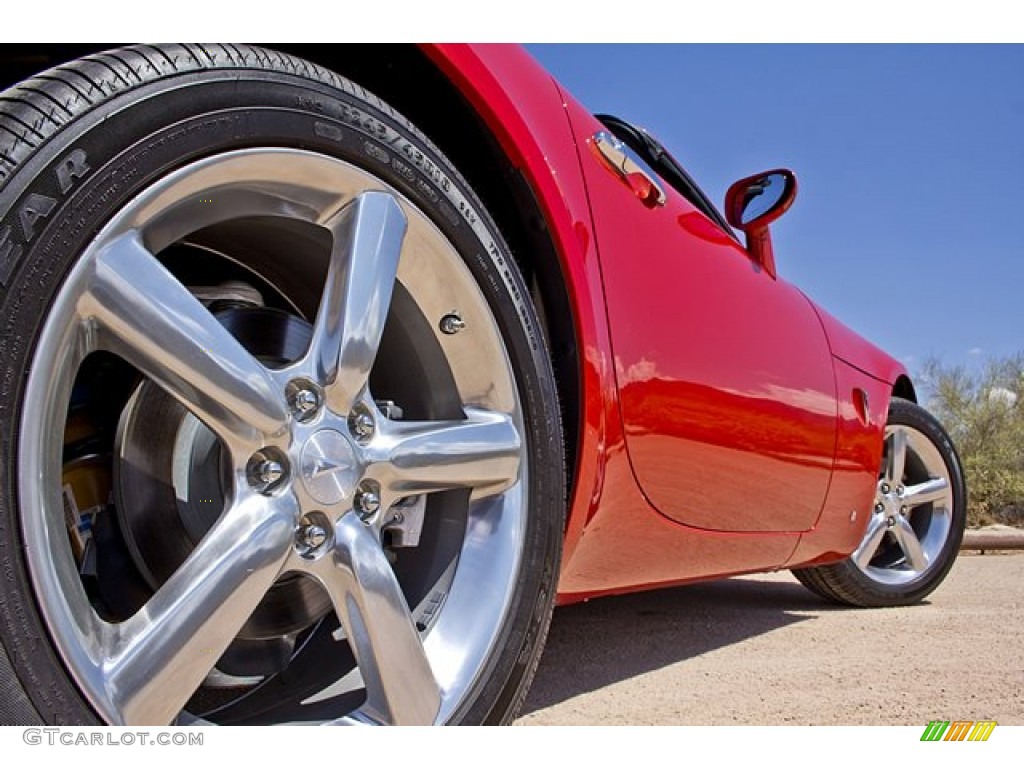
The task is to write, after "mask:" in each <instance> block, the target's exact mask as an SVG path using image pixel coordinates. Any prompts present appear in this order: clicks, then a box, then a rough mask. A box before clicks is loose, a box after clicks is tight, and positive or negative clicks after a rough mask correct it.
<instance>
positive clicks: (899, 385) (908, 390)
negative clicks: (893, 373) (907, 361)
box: [892, 376, 917, 403]
mask: <svg viewBox="0 0 1024 768" xmlns="http://www.w3.org/2000/svg"><path fill="white" fill-rule="evenodd" d="M892 395H893V397H902V398H903V399H904V400H909V401H910V402H912V403H916V402H917V393H916V392H915V391H914V384H913V382H911V381H910V377H908V376H900V377H899V378H898V379H896V383H895V384H893V386H892Z"/></svg>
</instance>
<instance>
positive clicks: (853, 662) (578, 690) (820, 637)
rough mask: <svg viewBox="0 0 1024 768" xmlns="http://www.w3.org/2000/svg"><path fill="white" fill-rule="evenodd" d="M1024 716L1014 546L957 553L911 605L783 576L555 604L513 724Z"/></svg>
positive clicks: (1021, 568) (1023, 595) (1020, 572)
mask: <svg viewBox="0 0 1024 768" xmlns="http://www.w3.org/2000/svg"><path fill="white" fill-rule="evenodd" d="M933 719H944V720H954V719H959V720H996V721H998V722H999V723H1000V724H1002V725H1022V724H1024V553H1020V552H1017V553H993V554H987V555H975V554H970V553H963V554H961V556H960V558H959V560H958V561H957V563H956V565H955V566H954V567H953V571H952V572H951V573H950V575H949V577H948V578H947V580H946V582H945V583H944V584H943V585H942V586H941V587H939V589H938V590H937V591H935V592H934V593H932V595H931V596H930V597H929V598H928V599H927V600H926V601H925V602H924V603H922V604H921V605H917V606H914V607H911V608H890V609H876V610H858V609H844V608H836V607H832V606H829V605H827V604H825V603H823V602H822V601H821V600H820V599H818V598H817V597H815V596H814V595H812V594H811V593H810V592H808V591H807V590H805V589H804V588H803V587H802V586H801V585H800V584H799V583H797V581H796V580H795V579H793V578H792V576H790V575H789V574H788V573H776V574H759V575H756V576H745V577H739V578H734V579H728V580H725V581H719V582H713V583H708V584H697V585H691V586H686V587H678V588H674V589H665V590H658V591H654V592H646V593H641V594H637V595H628V596H623V597H610V598H602V599H599V600H594V601H592V602H589V603H584V604H582V605H574V606H567V607H565V608H560V609H558V610H556V611H555V618H554V622H553V624H552V627H551V634H550V637H549V639H548V645H547V649H546V650H545V653H544V658H543V659H542V661H541V665H540V670H539V671H538V673H537V677H536V680H535V682H534V684H533V688H532V690H531V692H530V695H529V697H528V698H527V700H526V704H525V706H524V707H523V711H522V713H521V716H520V719H519V721H518V722H519V724H522V725H585V724H588V725H668V724H673V725H776V724H777V725H814V724H821V725H914V726H923V725H924V724H926V723H927V722H928V721H929V720H933Z"/></svg>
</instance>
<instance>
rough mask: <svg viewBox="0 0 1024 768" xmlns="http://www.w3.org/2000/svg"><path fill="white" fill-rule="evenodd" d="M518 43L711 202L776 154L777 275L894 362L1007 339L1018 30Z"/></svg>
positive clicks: (1022, 322)
mask: <svg viewBox="0 0 1024 768" xmlns="http://www.w3.org/2000/svg"><path fill="white" fill-rule="evenodd" d="M528 48H529V50H530V51H531V52H532V53H533V55H534V56H536V57H537V58H538V59H539V60H540V61H541V63H542V64H543V65H544V66H546V67H547V68H548V69H549V70H550V71H551V72H552V73H553V74H554V75H555V76H556V77H557V78H558V79H559V81H560V82H561V83H562V84H563V85H565V86H566V87H567V88H568V89H569V91H570V92H572V93H573V94H574V95H575V96H576V98H577V99H579V100H580V101H581V102H582V103H583V104H584V105H585V106H587V107H588V108H589V109H590V110H591V111H595V112H611V113H612V114H616V115H619V116H620V117H623V118H626V119H630V120H632V121H634V122H637V123H639V124H640V125H643V126H644V127H646V128H647V129H648V130H649V131H651V133H653V134H654V135H655V136H657V137H658V138H659V139H660V140H661V141H662V143H663V144H665V145H666V146H667V147H668V148H669V149H670V150H671V151H672V153H673V154H674V155H675V156H676V158H677V159H678V160H679V161H680V162H681V163H682V164H683V166H684V167H686V168H687V169H688V170H689V171H690V173H691V175H692V176H693V177H694V178H695V179H696V180H697V182H698V183H699V184H700V185H701V186H702V187H703V188H704V190H705V191H706V192H707V193H708V195H709V196H710V197H711V199H712V200H714V201H715V203H716V204H719V205H720V204H721V200H722V197H723V195H724V194H725V190H726V188H727V187H728V186H729V184H730V183H731V182H732V181H734V180H735V179H737V178H740V177H742V176H746V175H749V174H751V173H754V172H757V171H761V170H767V169H770V168H774V167H777V166H786V167H789V168H792V169H793V170H794V171H795V172H796V174H797V177H798V179H799V181H800V194H799V196H798V199H797V202H796V203H795V204H794V206H793V208H792V209H791V210H790V211H789V213H787V214H786V215H785V216H784V217H783V218H782V219H780V220H779V221H778V222H777V223H776V224H775V225H774V227H773V238H774V243H775V253H776V259H777V260H778V264H779V271H780V274H782V275H783V276H785V277H786V279H788V280H790V281H792V282H794V283H796V284H797V285H798V286H800V287H801V288H802V289H803V290H804V291H806V292H807V293H808V294H809V295H810V296H811V297H812V298H814V299H815V300H817V301H819V302H820V303H821V304H822V305H823V306H825V307H826V308H827V309H828V310H829V311H830V312H832V313H833V314H834V315H836V316H837V317H839V318H840V319H842V320H843V321H844V322H846V323H847V324H849V325H850V326H852V327H853V328H854V329H855V330H857V331H858V332H860V333H862V334H864V335H865V336H867V337H868V338H869V339H871V340H872V341H874V342H875V343H876V344H879V345H880V346H882V347H883V348H884V349H886V350H887V351H889V352H890V353H892V354H894V355H896V356H897V357H899V358H900V359H902V360H903V361H904V362H905V363H906V364H907V365H908V367H910V368H911V370H912V371H913V370H914V369H916V368H917V367H918V366H919V365H920V363H921V361H922V360H923V359H924V358H926V357H928V356H930V355H933V356H937V357H939V358H940V359H941V360H942V361H944V362H946V363H954V364H959V363H964V364H968V365H975V364H977V363H979V362H980V361H981V360H983V359H984V358H986V357H988V356H1002V355H1007V354H1011V353H1015V352H1020V351H1024V301H1022V297H1024V231H1022V230H1024V226H1022V225H1024V88H1022V87H1021V84H1020V83H1021V78H1022V76H1024V46H985V45H981V46H969V45H951V46H944V45H897V46H882V45H860V46H855V45H837V46H832V45H722V46H717V45H590V44H580V45H531V46H528Z"/></svg>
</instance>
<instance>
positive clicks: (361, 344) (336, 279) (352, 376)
mask: <svg viewBox="0 0 1024 768" xmlns="http://www.w3.org/2000/svg"><path fill="white" fill-rule="evenodd" d="M326 225H327V226H328V228H330V229H331V231H332V232H333V234H334V247H333V249H332V252H331V263H330V268H329V269H328V273H327V282H326V284H325V285H324V292H323V297H322V298H321V300H320V309H319V312H318V313H317V318H316V324H315V326H314V330H313V341H312V343H311V345H310V351H309V361H310V363H311V365H312V375H313V377H314V379H316V380H317V382H318V383H320V384H321V385H322V386H324V388H325V389H326V390H327V402H328V404H329V405H330V406H331V408H332V409H333V410H334V411H335V412H336V413H341V414H345V413H348V411H349V409H350V408H351V407H352V404H353V403H354V402H355V399H356V397H358V395H359V393H360V392H361V391H362V389H363V387H364V386H365V385H366V381H367V378H368V377H369V375H370V369H371V368H372V367H373V362H374V360H375V359H376V357H377V348H378V347H379V346H380V339H381V335H382V334H383V332H384V323H385V321H386V320H387V316H388V310H389V308H390V306H391V293H392V290H393V288H394V284H395V276H396V275H397V274H398V262H399V259H400V258H401V253H402V241H403V239H404V237H405V230H406V218H405V214H404V213H403V212H402V209H401V208H400V207H399V205H398V202H397V201H396V200H395V198H394V197H393V196H392V195H389V194H387V193H384V192H364V193H363V194H361V195H359V197H357V198H356V199H355V200H353V201H352V202H351V203H349V204H348V205H346V206H345V207H344V208H342V209H341V210H340V211H339V212H338V213H337V214H336V215H335V216H334V217H333V218H331V219H329V220H328V221H327V222H326Z"/></svg>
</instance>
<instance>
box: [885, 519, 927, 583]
mask: <svg viewBox="0 0 1024 768" xmlns="http://www.w3.org/2000/svg"><path fill="white" fill-rule="evenodd" d="M892 532H893V535H894V536H895V537H896V542H897V543H898V544H899V545H900V549H902V550H903V554H904V555H905V556H906V558H907V565H908V566H909V567H910V568H911V569H912V570H915V571H923V570H924V569H925V568H927V567H928V558H927V557H926V556H925V554H924V550H923V549H922V548H921V540H920V539H918V538H917V533H915V532H914V529H913V527H912V526H911V525H910V521H909V520H907V519H906V518H904V517H900V518H897V520H896V524H895V525H894V526H893V528H892Z"/></svg>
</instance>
